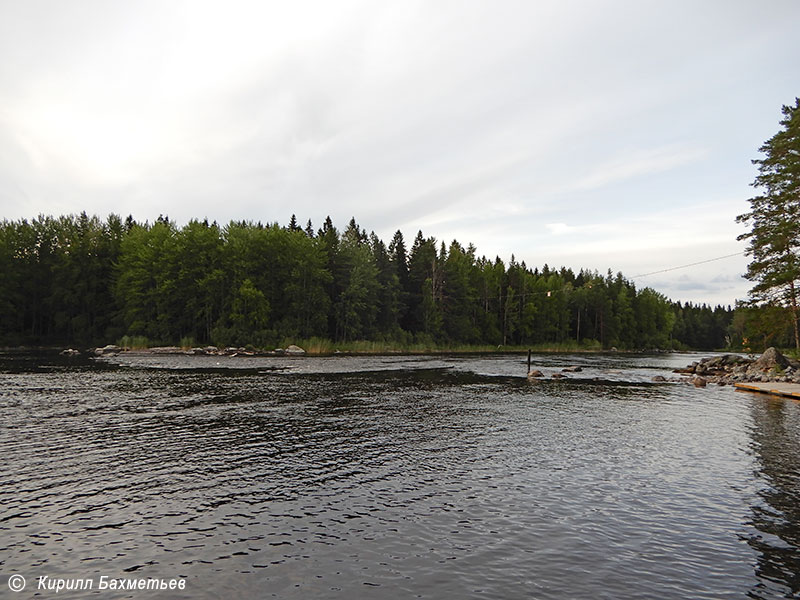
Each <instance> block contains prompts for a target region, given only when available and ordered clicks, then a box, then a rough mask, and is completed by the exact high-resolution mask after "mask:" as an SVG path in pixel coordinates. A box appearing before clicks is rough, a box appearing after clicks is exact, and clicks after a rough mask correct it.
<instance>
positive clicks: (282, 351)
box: [62, 344, 306, 356]
mask: <svg viewBox="0 0 800 600" xmlns="http://www.w3.org/2000/svg"><path fill="white" fill-rule="evenodd" d="M123 351H126V349H125V348H120V347H119V346H114V345H113V344H109V345H108V346H104V347H102V348H95V349H94V350H91V351H90V353H93V354H94V355H95V356H106V355H110V354H119V353H120V352H123ZM128 351H129V352H136V353H141V354H190V355H192V356H302V355H304V354H305V353H306V351H305V350H303V349H302V348H301V347H300V346H295V345H294V344H292V345H291V346H288V347H286V348H275V350H269V351H255V350H248V349H247V348H234V347H228V348H217V347H216V346H206V347H204V348H200V347H197V348H189V349H188V350H184V349H183V348H179V347H178V346H156V347H153V348H146V349H143V350H128ZM66 352H77V350H75V351H73V350H69V351H67V350H65V351H64V352H62V354H65V353H66Z"/></svg>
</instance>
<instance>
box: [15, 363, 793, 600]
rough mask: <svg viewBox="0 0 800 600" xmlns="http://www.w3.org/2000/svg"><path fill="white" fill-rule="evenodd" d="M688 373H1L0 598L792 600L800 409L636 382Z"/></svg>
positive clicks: (156, 369) (279, 368) (108, 367)
mask: <svg viewBox="0 0 800 600" xmlns="http://www.w3.org/2000/svg"><path fill="white" fill-rule="evenodd" d="M699 357H700V355H690V354H676V355H653V356H648V355H628V354H591V355H537V356H534V366H535V367H536V368H539V369H541V370H543V371H545V374H546V375H548V378H547V379H546V380H544V381H536V382H529V381H527V379H526V378H525V376H524V375H525V373H526V366H525V364H524V357H520V356H518V355H517V356H515V355H489V356H436V357H419V356H416V357H413V356H412V357H409V356H390V357H344V356H342V357H327V358H313V357H303V358H277V357H276V358H251V357H235V358H231V357H206V356H198V357H184V356H145V355H143V356H120V357H117V358H112V359H109V360H94V359H87V358H83V357H78V358H64V357H60V356H57V355H55V354H43V353H38V354H36V353H8V352H6V353H0V409H1V410H2V413H1V414H2V422H1V423H0V451H2V459H3V460H2V462H1V463H0V475H1V476H0V481H2V487H0V564H1V565H2V575H3V580H2V582H0V585H2V586H3V590H4V592H3V593H5V592H7V591H8V589H7V586H6V580H7V579H8V578H9V577H10V576H11V575H12V574H21V575H23V576H24V577H25V579H26V581H27V588H26V589H25V590H24V591H22V592H21V593H19V594H17V595H16V596H15V597H32V595H33V593H34V591H36V586H37V581H38V578H40V577H42V576H47V577H49V578H51V580H52V579H53V578H78V577H81V578H91V579H92V580H93V581H95V589H93V590H92V592H88V591H83V592H66V591H62V592H61V593H60V594H59V597H82V596H89V595H91V596H92V597H96V595H97V594H98V593H100V594H102V592H100V591H99V590H97V589H96V586H97V581H98V579H99V577H101V576H108V577H111V578H127V579H131V578H164V579H168V578H180V579H182V580H184V581H185V589H184V590H183V591H181V590H175V591H171V592H162V593H161V594H156V593H154V592H143V591H127V592H124V593H122V594H117V595H115V596H114V597H129V598H142V597H151V596H152V597H170V598H173V597H174V598H218V597H226V598H235V597H241V598H271V597H274V598H348V599H349V598H381V599H383V598H386V599H399V598H497V599H515V598H545V599H547V598H554V599H555V598H558V599H561V598H592V599H596V598H609V599H610V598H614V599H625V598H643V599H644V598H648V599H649V598H662V599H663V598H695V599H698V598H709V599H710V598H714V599H719V598H745V597H751V598H785V597H793V595H795V596H796V595H798V594H800V404H798V403H797V402H796V401H793V400H788V399H775V398H771V397H768V396H763V395H756V394H751V393H746V392H737V391H734V390H733V389H732V388H730V387H718V386H709V387H708V388H705V389H695V388H694V387H692V386H688V385H685V384H680V383H674V382H666V383H653V382H652V378H653V376H655V375H664V376H666V377H672V376H673V375H672V373H671V370H672V369H674V368H676V367H678V366H685V365H686V364H688V363H689V362H691V361H692V360H697V359H698V358H699ZM567 366H580V367H582V371H581V372H578V373H568V374H567V375H568V376H567V378H565V379H561V380H554V379H550V378H549V375H550V374H551V373H554V372H560V370H561V368H563V367H567ZM40 594H41V596H40V597H50V596H55V592H47V591H41V590H40Z"/></svg>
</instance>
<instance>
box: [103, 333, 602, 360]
mask: <svg viewBox="0 0 800 600" xmlns="http://www.w3.org/2000/svg"><path fill="white" fill-rule="evenodd" d="M292 344H294V345H296V346H300V347H301V348H303V349H304V350H305V351H306V353H307V354H309V355H313V356H328V355H332V354H336V353H342V354H493V353H497V354H501V353H516V354H525V353H526V352H527V351H528V350H531V351H533V352H539V353H558V352H602V351H603V347H602V346H601V344H600V342H597V341H593V340H592V341H584V342H583V343H581V344H579V343H577V342H575V341H569V342H563V343H544V344H532V345H522V346H503V345H493V344H437V343H434V342H432V341H422V342H420V341H417V342H398V341H391V340H389V341H387V340H382V341H371V340H352V341H349V342H333V341H332V340H329V339H327V338H321V337H311V338H306V339H296V338H284V339H283V340H282V341H281V343H280V344H278V346H280V347H281V348H287V347H288V346H290V345H292ZM117 345H118V346H121V347H122V348H125V349H127V350H142V349H147V348H151V347H153V346H158V345H161V344H156V343H154V342H153V341H151V340H150V339H148V338H147V337H145V336H140V335H134V336H130V335H125V336H123V337H121V338H120V339H119V340H117ZM179 345H180V347H181V348H182V349H184V350H187V349H189V348H193V347H195V346H196V345H197V344H196V341H195V339H194V338H192V337H189V336H187V337H183V338H181V341H180V344H179ZM248 349H252V350H255V348H253V347H252V346H249V345H248ZM264 349H265V350H271V349H272V348H271V347H270V348H264Z"/></svg>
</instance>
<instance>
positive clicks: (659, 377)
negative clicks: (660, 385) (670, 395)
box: [651, 375, 667, 382]
mask: <svg viewBox="0 0 800 600" xmlns="http://www.w3.org/2000/svg"><path fill="white" fill-rule="evenodd" d="M666 380H667V378H666V377H664V376H663V375H656V376H655V377H653V379H652V380H651V381H658V382H662V381H666Z"/></svg>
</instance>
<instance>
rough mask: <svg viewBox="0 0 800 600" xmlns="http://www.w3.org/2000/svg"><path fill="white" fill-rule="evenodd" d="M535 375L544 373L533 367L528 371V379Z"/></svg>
mask: <svg viewBox="0 0 800 600" xmlns="http://www.w3.org/2000/svg"><path fill="white" fill-rule="evenodd" d="M536 377H544V373H542V372H541V371H540V370H539V369H533V370H531V371H529V372H528V379H534V378H536Z"/></svg>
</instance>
